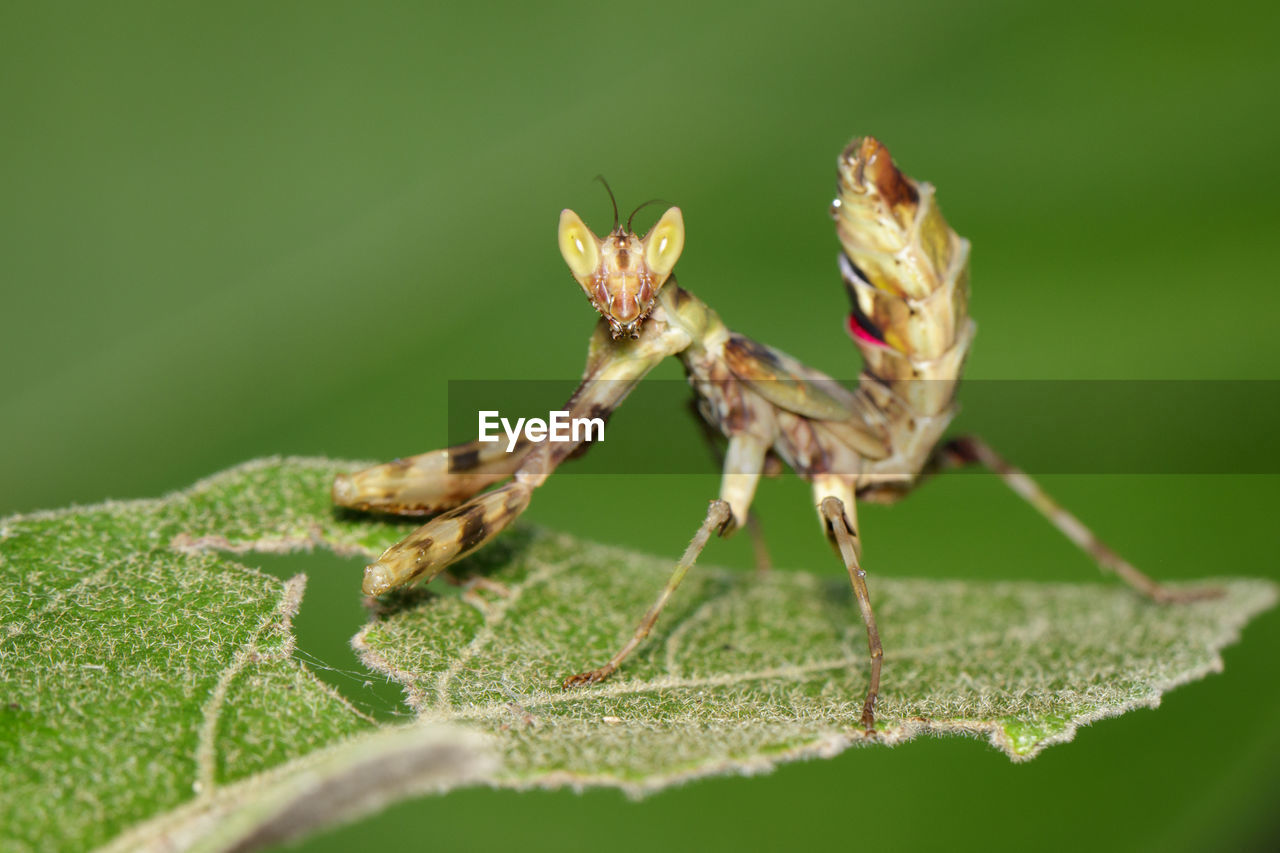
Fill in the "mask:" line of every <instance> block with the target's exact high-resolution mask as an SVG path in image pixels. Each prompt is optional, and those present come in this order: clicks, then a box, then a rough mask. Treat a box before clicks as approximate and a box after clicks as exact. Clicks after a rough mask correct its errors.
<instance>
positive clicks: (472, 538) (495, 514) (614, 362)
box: [334, 318, 689, 595]
mask: <svg viewBox="0 0 1280 853" xmlns="http://www.w3.org/2000/svg"><path fill="white" fill-rule="evenodd" d="M655 319H656V318H655ZM688 345H689V335H688V334H687V333H686V332H685V331H684V330H683V329H681V328H679V327H675V326H669V325H667V324H665V323H663V322H661V321H658V322H654V323H650V324H648V325H646V327H645V331H644V333H643V334H641V335H640V336H639V337H638V338H637V339H633V340H613V339H610V338H607V337H604V336H602V335H597V336H596V338H595V339H594V340H593V341H592V347H591V355H590V360H589V364H588V368H587V375H586V377H585V378H584V379H583V380H582V383H581V384H579V386H578V388H577V390H576V391H574V393H573V396H572V397H570V398H569V401H568V402H567V403H566V404H565V409H566V410H568V411H569V414H570V416H571V417H603V418H607V417H608V416H609V414H610V413H611V412H612V411H613V410H614V409H615V408H617V406H618V405H619V404H620V403H621V402H622V401H623V400H624V399H625V398H626V396H627V394H629V393H630V392H631V389H632V388H634V387H635V385H636V383H638V382H639V381H640V380H641V379H643V378H644V376H645V374H646V373H648V372H649V371H650V370H651V369H653V367H654V365H656V364H657V363H658V362H660V361H662V359H664V358H666V357H667V356H668V355H671V354H673V353H676V352H679V351H681V350H682V349H684V348H685V347H687V346H688ZM583 444H584V442H583V441H563V442H557V443H550V442H539V443H536V444H532V445H530V447H529V448H528V450H527V451H526V452H525V453H524V455H523V458H522V459H520V460H519V464H518V465H516V466H513V468H514V473H513V477H514V479H513V480H512V481H511V482H510V483H506V484H505V485H502V486H499V487H498V488H496V489H493V490H491V491H488V492H483V493H481V494H478V495H475V496H474V497H472V498H471V499H470V500H468V501H467V502H466V503H463V504H462V505H460V506H457V507H456V508H454V509H452V510H450V511H448V512H446V513H444V514H443V515H439V516H437V517H435V518H433V519H432V520H431V521H429V522H427V523H426V524H424V525H423V526H421V527H419V528H418V529H417V530H415V531H413V532H412V533H410V534H409V535H408V536H406V537H405V538H404V539H403V540H401V541H400V542H398V543H397V544H395V545H392V546H391V547H390V548H388V549H387V550H386V551H385V552H383V554H382V556H381V557H379V558H378V560H377V562H374V563H371V564H369V565H368V566H366V567H365V570H364V592H365V594H366V595H380V594H381V593H384V592H387V591H388V590H391V589H394V588H395V587H398V586H401V585H403V584H406V583H411V582H414V581H418V580H430V579H431V578H433V577H435V576H436V575H437V574H439V573H440V572H441V571H443V570H444V569H445V568H446V567H448V566H449V565H450V564H452V563H454V562H456V561H457V560H459V559H461V558H463V557H465V556H466V555H467V554H470V553H471V552H472V551H474V550H476V549H477V548H479V547H481V546H482V545H484V544H485V543H486V542H488V541H489V540H490V539H492V538H493V537H494V536H496V535H497V534H498V533H500V532H501V531H502V530H503V529H504V528H506V527H507V525H509V524H510V523H511V522H512V521H513V520H514V519H515V518H516V517H517V516H519V515H520V513H522V512H524V510H525V508H526V507H528V506H529V500H530V498H531V497H532V494H533V490H534V489H536V488H537V487H538V486H540V485H542V484H543V483H544V482H545V481H546V479H547V477H549V476H550V475H551V472H552V471H554V470H555V469H556V467H557V466H558V465H559V464H560V463H561V462H563V461H564V460H565V459H566V458H568V457H569V456H571V455H573V454H574V452H575V451H577V450H579V449H580V448H581V447H582V446H583ZM449 452H450V451H447V450H446V451H436V458H442V457H441V456H440V455H441V454H447V453H449ZM510 455H516V454H515V453H513V454H510ZM427 456H429V457H430V456H432V454H427ZM379 467H380V468H382V467H385V466H379ZM494 467H497V466H496V464H495V466H494ZM371 470H373V471H377V470H379V469H371ZM443 470H444V469H441V468H440V467H439V465H438V464H437V467H436V468H435V469H432V472H431V473H432V476H429V477H428V478H427V483H426V485H424V486H423V487H422V488H424V489H426V490H428V491H429V490H431V489H432V488H438V484H439V482H440V480H439V479H435V478H437V477H439V475H441V474H442V471H443ZM362 473H364V472H362ZM355 476H357V477H359V476H361V475H355ZM445 476H452V475H445ZM503 476H505V475H502V474H497V475H496V476H494V478H493V480H494V481H496V480H499V479H502V477H503ZM334 488H335V491H337V490H338V488H339V487H338V485H337V482H335V486H334Z"/></svg>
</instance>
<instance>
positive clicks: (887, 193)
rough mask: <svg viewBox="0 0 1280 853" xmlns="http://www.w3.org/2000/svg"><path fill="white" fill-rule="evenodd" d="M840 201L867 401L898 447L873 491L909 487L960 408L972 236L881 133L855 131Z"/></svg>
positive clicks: (870, 478)
mask: <svg viewBox="0 0 1280 853" xmlns="http://www.w3.org/2000/svg"><path fill="white" fill-rule="evenodd" d="M838 176H839V177H838V193H839V195H838V196H837V198H836V200H835V201H834V202H833V203H832V205H831V214H832V217H833V218H834V219H835V220H836V232H837V234H838V235H839V237H840V243H841V246H842V247H843V250H844V251H843V253H842V254H841V256H840V272H841V275H842V276H843V278H844V283H845V288H846V289H847V290H848V293H849V301H850V303H851V311H850V314H849V319H848V330H849V334H850V336H851V337H852V338H853V340H854V342H855V343H856V344H857V345H858V349H859V350H861V351H862V360H863V372H862V376H861V380H860V382H859V387H858V394H859V395H860V396H862V397H863V398H864V399H865V401H866V402H867V403H869V404H870V405H869V406H866V407H863V409H862V410H863V411H867V412H870V413H871V414H870V416H871V417H876V416H879V417H882V418H883V421H882V423H881V424H880V426H881V427H882V428H883V429H885V430H886V432H887V433H888V436H889V441H890V446H891V448H892V450H891V453H890V455H889V456H888V457H886V458H884V459H879V460H875V461H873V462H869V464H868V465H867V466H866V467H865V469H864V473H863V476H862V478H861V480H860V482H859V493H860V494H862V495H864V496H866V497H871V498H875V497H893V496H894V493H895V492H898V491H900V490H902V489H903V488H906V487H909V486H910V483H911V481H912V480H914V478H915V477H916V476H917V475H918V474H919V473H920V471H921V470H922V469H923V468H924V466H925V463H926V462H927V461H928V458H929V454H930V453H931V451H932V450H933V447H934V445H935V444H936V443H937V441H938V439H940V438H941V437H942V433H943V432H944V431H945V430H946V428H947V425H948V424H949V423H950V421H951V418H952V416H953V415H954V414H955V392H956V385H957V383H958V382H959V380H960V372H961V370H962V368H963V366H964V360H965V356H966V355H967V354H968V351H969V343H970V341H972V340H973V333H974V328H975V325H974V322H973V321H972V320H971V319H970V318H969V265H968V261H969V241H968V240H965V239H964V238H962V237H960V236H959V235H958V234H956V232H955V231H953V230H952V229H951V227H950V226H949V225H948V224H947V221H946V220H945V219H944V218H943V216H942V211H941V210H940V209H939V207H938V204H937V201H936V200H935V198H934V190H933V186H932V185H930V184H928V183H923V182H919V183H918V182H916V181H914V180H912V179H911V178H909V177H907V176H906V175H904V174H903V173H902V172H900V171H898V168H897V167H896V166H894V164H893V161H892V160H891V159H890V157H889V152H888V151H887V150H886V149H885V147H884V146H883V145H881V144H880V143H879V142H878V141H877V140H875V139H873V138H871V137H866V138H863V139H855V140H854V141H853V142H851V143H850V144H849V146H848V147H847V148H845V150H844V152H843V153H842V154H841V155H840V159H839V161H838Z"/></svg>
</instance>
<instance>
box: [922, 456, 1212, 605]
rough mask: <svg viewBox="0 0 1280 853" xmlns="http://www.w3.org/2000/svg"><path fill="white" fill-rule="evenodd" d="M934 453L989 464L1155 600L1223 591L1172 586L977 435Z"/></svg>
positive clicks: (944, 460)
mask: <svg viewBox="0 0 1280 853" xmlns="http://www.w3.org/2000/svg"><path fill="white" fill-rule="evenodd" d="M935 457H936V459H937V463H938V467H939V468H940V469H946V468H957V467H960V466H963V465H966V464H969V463H975V462H976V463H978V464H980V465H982V466H983V467H985V468H988V469H989V470H991V471H992V472H994V473H995V474H996V475H997V476H999V477H1000V479H1001V481H1003V482H1004V484H1005V485H1006V486H1008V487H1009V488H1010V489H1012V490H1013V491H1014V493H1016V494H1017V495H1018V497H1020V498H1022V499H1023V500H1025V501H1026V502H1027V503H1029V504H1031V506H1033V507H1035V509H1036V511H1037V512H1039V513H1040V514H1041V515H1043V516H1044V517H1045V518H1047V519H1048V520H1049V523H1050V524H1052V525H1053V526H1054V527H1056V528H1058V530H1059V531H1061V532H1062V535H1063V536H1066V537H1067V538H1068V539H1070V540H1071V541H1072V542H1074V543H1075V544H1076V546H1077V547H1079V548H1080V549H1081V550H1082V551H1084V552H1085V553H1086V554H1088V555H1089V556H1090V557H1092V558H1093V559H1094V560H1095V561H1096V562H1097V564H1098V566H1099V567H1100V568H1102V569H1103V570H1104V571H1109V572H1111V573H1113V574H1115V575H1117V576H1118V577H1119V578H1120V579H1121V580H1123V581H1124V582H1125V583H1127V584H1128V585H1129V586H1131V587H1133V589H1135V590H1137V591H1138V592H1140V593H1142V594H1143V595H1145V596H1146V597H1147V598H1150V599H1151V600H1152V601H1156V602H1159V603H1161V604H1174V603H1185V602H1188V601H1201V600H1203V599H1207V598H1218V597H1220V596H1221V595H1222V592H1223V591H1222V590H1221V589H1220V588H1218V587H1200V588H1196V589H1171V588H1169V587H1167V586H1164V585H1163V584H1161V583H1159V582H1158V581H1156V580H1154V579H1152V578H1151V577H1150V576H1149V575H1147V574H1146V573H1145V572H1142V571H1140V570H1139V569H1138V568H1137V567H1136V566H1134V565H1133V564H1132V563H1130V562H1129V561H1128V560H1126V559H1124V558H1123V557H1121V556H1120V555H1119V554H1117V553H1116V552H1115V551H1113V550H1112V549H1111V548H1110V547H1108V546H1107V545H1106V544H1105V543H1104V542H1103V541H1102V540H1100V539H1099V538H1098V537H1097V535H1096V534H1095V533H1094V532H1093V531H1092V530H1090V529H1089V528H1088V527H1086V526H1085V524H1084V522H1082V521H1081V520H1080V519H1078V518H1076V517H1075V516H1074V515H1072V514H1071V513H1070V512H1068V511H1067V510H1066V509H1064V508H1063V507H1062V506H1061V505H1060V504H1059V503H1058V502H1057V501H1055V500H1054V499H1053V498H1051V497H1050V496H1049V494H1048V493H1047V492H1045V491H1044V489H1042V488H1040V486H1039V485H1037V484H1036V482H1035V481H1034V480H1032V479H1031V478H1030V477H1029V476H1027V474H1026V473H1025V472H1024V471H1022V470H1020V469H1018V468H1015V467H1014V466H1012V465H1010V464H1009V463H1008V462H1007V461H1005V459H1004V457H1002V456H1001V455H1000V454H998V453H996V452H995V451H994V450H992V449H991V446H990V445H988V444H987V443H986V442H985V441H983V440H982V439H981V438H978V437H977V436H973V435H969V436H963V437H961V438H956V439H952V440H951V441H949V442H947V443H946V444H945V445H943V446H942V447H941V448H940V449H939V450H938V451H937V452H936V453H935Z"/></svg>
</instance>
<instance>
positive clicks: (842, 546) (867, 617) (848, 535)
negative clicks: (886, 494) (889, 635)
mask: <svg viewBox="0 0 1280 853" xmlns="http://www.w3.org/2000/svg"><path fill="white" fill-rule="evenodd" d="M827 491H831V490H830V489H824V488H823V484H822V483H820V482H815V483H814V494H815V497H819V501H818V512H819V514H820V515H821V516H822V519H823V521H824V522H825V524H826V527H827V533H828V535H829V536H830V537H831V539H832V541H833V542H834V543H835V546H836V548H837V549H838V550H839V552H840V557H841V559H843V560H844V566H845V569H847V570H848V572H849V581H850V583H852V584H853V594H854V597H855V598H857V600H858V609H859V610H860V611H862V621H863V623H865V624H866V626H867V649H868V651H869V652H870V655H871V680H870V683H869V684H868V686H867V698H866V700H865V701H864V702H863V703H862V725H863V727H864V728H865V729H866V730H867V731H868V732H871V731H874V730H875V723H876V716H875V711H876V699H877V698H879V695H880V665H881V663H882V662H883V659H884V649H883V648H881V646H880V630H879V628H877V627H876V615H875V612H874V611H873V610H872V609H871V596H870V595H869V594H868V592H867V573H866V571H864V570H863V568H862V562H861V560H862V548H861V546H860V545H859V544H858V543H859V540H858V532H857V530H858V520H857V516H856V515H855V514H854V501H853V496H852V495H853V493H852V489H841V491H844V492H845V498H846V499H845V500H842V499H840V498H838V497H835V496H834V495H831V494H825V495H824V492H827Z"/></svg>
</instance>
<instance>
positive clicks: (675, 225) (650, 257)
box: [644, 207, 684, 279]
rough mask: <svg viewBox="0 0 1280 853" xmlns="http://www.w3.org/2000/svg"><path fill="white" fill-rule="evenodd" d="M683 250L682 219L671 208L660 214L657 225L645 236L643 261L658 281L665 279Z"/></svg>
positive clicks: (675, 210) (677, 209)
mask: <svg viewBox="0 0 1280 853" xmlns="http://www.w3.org/2000/svg"><path fill="white" fill-rule="evenodd" d="M683 250H684V217H683V216H681V215H680V208H678V207H673V208H670V209H669V210H667V212H666V213H664V214H662V218H661V219H659V220H658V224H657V225H655V226H653V229H652V230H651V231H650V232H649V233H648V234H646V235H645V238H644V260H645V263H647V264H648V265H649V269H650V270H652V271H653V274H654V275H656V276H657V277H658V278H660V279H665V278H666V277H667V276H668V275H669V274H670V273H671V270H672V269H674V268H675V265H676V261H678V260H680V253H681V252H682V251H683Z"/></svg>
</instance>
